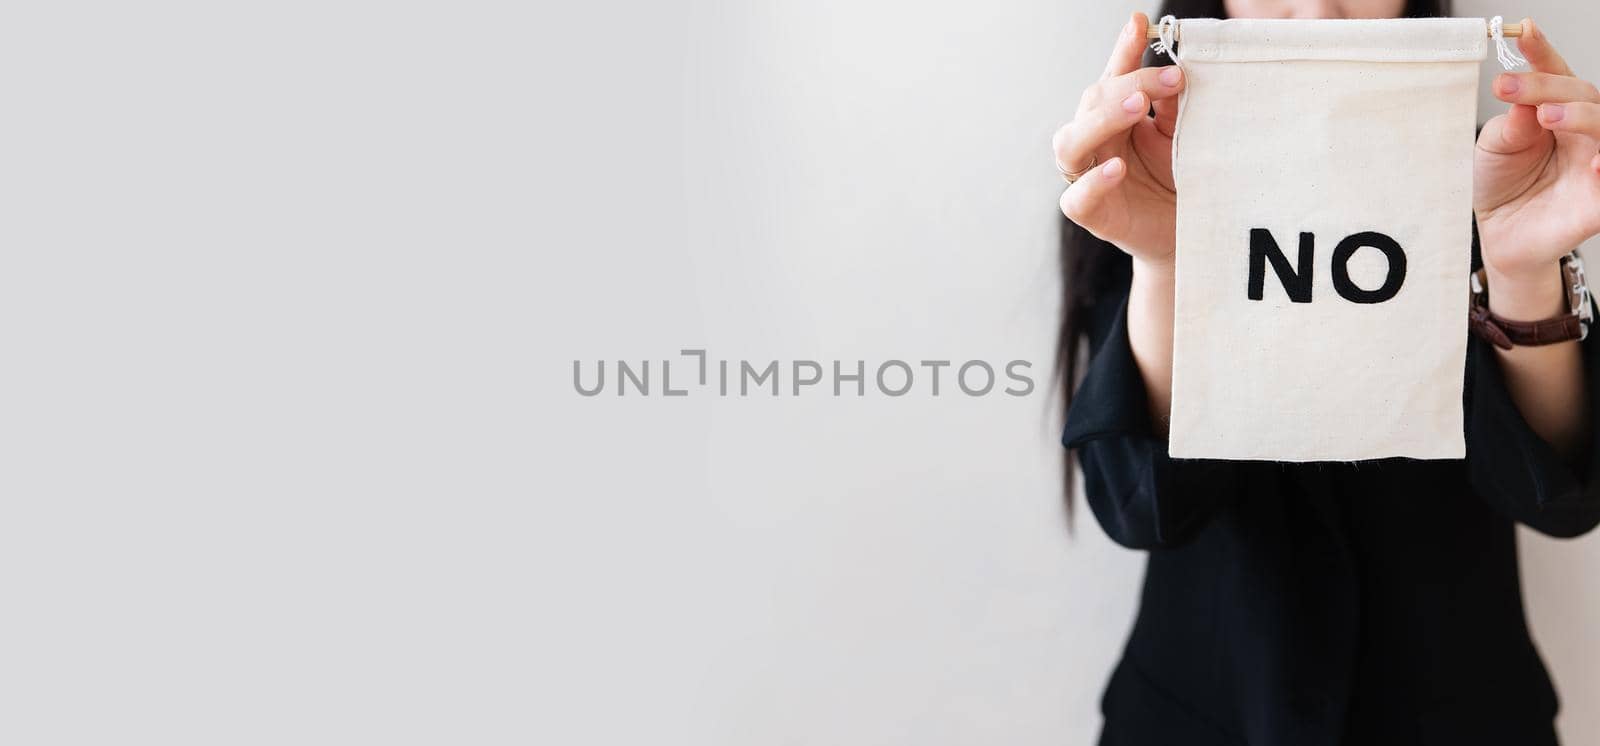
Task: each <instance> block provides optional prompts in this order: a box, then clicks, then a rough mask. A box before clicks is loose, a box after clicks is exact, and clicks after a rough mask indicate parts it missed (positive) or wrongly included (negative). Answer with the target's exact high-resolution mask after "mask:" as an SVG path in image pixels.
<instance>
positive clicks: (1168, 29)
mask: <svg viewBox="0 0 1600 746" xmlns="http://www.w3.org/2000/svg"><path fill="white" fill-rule="evenodd" d="M1156 28H1157V30H1158V31H1159V33H1160V36H1159V37H1157V38H1156V40H1155V41H1154V42H1152V43H1151V44H1150V48H1151V49H1154V50H1155V51H1156V54H1164V55H1166V56H1168V57H1170V58H1172V61H1173V62H1177V61H1178V46H1177V38H1178V19H1177V17H1175V16H1162V17H1161V21H1160V22H1159V23H1157V24H1156Z"/></svg>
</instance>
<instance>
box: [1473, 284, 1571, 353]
mask: <svg viewBox="0 0 1600 746" xmlns="http://www.w3.org/2000/svg"><path fill="white" fill-rule="evenodd" d="M1482 272H1483V270H1478V273H1479V276H1478V277H1477V278H1476V279H1477V281H1478V282H1479V283H1482V282H1483V277H1482V274H1481V273H1482ZM1467 325H1468V326H1469V327H1470V328H1471V329H1472V332H1473V333H1474V334H1476V335H1478V336H1479V337H1482V338H1483V339H1484V340H1486V341H1488V342H1490V343H1492V344H1494V346H1496V347H1499V348H1500V349H1502V350H1509V349H1512V348H1513V347H1537V346H1539V345H1550V344H1556V343H1558V342H1567V341H1570V340H1576V339H1582V338H1583V324H1582V320H1581V319H1580V318H1579V317H1578V314H1576V313H1571V312H1569V313H1564V314H1562V315H1560V316H1556V317H1554V318H1549V319H1544V320H1542V321H1512V320H1510V319H1507V318H1504V317H1502V316H1499V315H1497V314H1495V312H1494V311H1491V310H1489V300H1488V294H1487V293H1482V292H1479V293H1473V294H1472V306H1471V309H1470V311H1469V312H1468V315H1467Z"/></svg>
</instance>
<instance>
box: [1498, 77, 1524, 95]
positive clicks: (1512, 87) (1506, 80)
mask: <svg viewBox="0 0 1600 746" xmlns="http://www.w3.org/2000/svg"><path fill="white" fill-rule="evenodd" d="M1519 90H1522V81H1520V80H1518V79H1517V76H1515V75H1506V76H1504V77H1502V78H1500V92H1501V93H1504V94H1506V95H1507V96H1510V95H1512V94H1514V93H1516V92H1517V91H1519Z"/></svg>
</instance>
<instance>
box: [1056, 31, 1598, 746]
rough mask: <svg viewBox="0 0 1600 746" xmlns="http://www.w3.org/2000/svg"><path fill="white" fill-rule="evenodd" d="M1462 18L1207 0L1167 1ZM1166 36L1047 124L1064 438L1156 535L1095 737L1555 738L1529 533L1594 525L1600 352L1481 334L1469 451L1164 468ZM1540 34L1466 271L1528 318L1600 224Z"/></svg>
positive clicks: (1574, 109)
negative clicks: (1357, 460) (1081, 367)
mask: <svg viewBox="0 0 1600 746" xmlns="http://www.w3.org/2000/svg"><path fill="white" fill-rule="evenodd" d="M1446 10H1447V9H1446V8H1444V7H1441V5H1440V4H1438V3H1429V2H1411V3H1409V4H1407V3H1405V2H1404V1H1403V0H1344V1H1343V2H1339V1H1338V0H1334V1H1331V2H1329V1H1323V2H1319V1H1317V0H1278V1H1276V2H1274V1H1270V0H1227V1H1226V2H1202V1H1198V0H1196V1H1192V2H1167V3H1166V4H1165V5H1164V7H1163V9H1162V11H1161V12H1162V14H1167V13H1171V14H1173V15H1176V16H1179V17H1228V16H1232V17H1298V18H1328V17H1336V18H1343V17H1351V18H1354V17H1369V18H1376V17H1399V16H1402V15H1442V14H1443V13H1444V11H1446ZM1148 23H1149V22H1148V20H1147V18H1146V17H1145V16H1144V15H1142V14H1135V15H1134V17H1133V19H1132V20H1131V21H1129V23H1128V25H1127V26H1126V27H1125V28H1124V29H1123V30H1122V35H1121V37H1120V38H1119V39H1118V41H1117V43H1116V48H1115V50H1114V51H1113V52H1112V55H1111V59H1110V62H1109V63H1108V64H1107V66H1106V70H1105V74H1104V76H1103V77H1102V78H1101V79H1100V81H1099V82H1098V83H1096V84H1095V85H1094V86H1092V87H1091V88H1090V89H1089V90H1088V91H1087V92H1086V93H1084V94H1083V97H1082V101H1081V103H1080V105H1079V108H1078V113H1077V115H1076V117H1075V118H1074V119H1073V121H1072V122H1070V123H1068V124H1067V125H1065V126H1064V127H1062V128H1061V130H1060V131H1059V132H1058V133H1057V135H1056V137H1055V138H1054V147H1055V158H1056V165H1057V167H1058V168H1059V169H1060V170H1061V171H1062V173H1063V175H1064V176H1065V177H1066V178H1067V180H1068V181H1069V182H1071V184H1070V186H1069V187H1068V188H1067V190H1066V192H1065V193H1064V194H1063V195H1062V197H1061V209H1062V211H1063V212H1064V213H1065V215H1066V216H1067V218H1069V219H1070V220H1071V221H1072V223H1073V224H1075V225H1069V227H1068V233H1067V235H1066V237H1065V240H1064V243H1063V257H1064V272H1065V275H1066V280H1067V298H1066V304H1065V311H1064V322H1063V330H1062V337H1061V346H1062V352H1063V362H1064V368H1065V375H1064V385H1065V386H1066V388H1067V390H1068V394H1069V410H1068V417H1067V427H1066V432H1065V433H1064V435H1063V442H1064V443H1065V444H1066V446H1067V447H1068V448H1071V449H1073V452H1074V453H1076V455H1077V458H1078V460H1079V462H1080V463H1081V464H1082V467H1083V473H1084V484H1085V485H1086V490H1087V498H1088V502H1089V505H1090V507H1091V509H1092V510H1093V512H1094V514H1095V516H1096V518H1097V519H1098V520H1099V522H1100V524H1101V525H1102V526H1103V527H1104V529H1105V530H1106V532H1107V533H1108V534H1110V536H1111V537H1112V538H1113V539H1115V540H1116V541H1118V542H1119V543H1121V544H1124V545H1126V546H1129V547H1136V548H1141V549H1147V550H1149V553H1148V565H1147V571H1146V575H1145V581H1144V590H1143V594H1142V601H1141V605H1140V610H1139V616H1138V619H1137V621H1136V622H1135V625H1134V629H1133V632H1132V634H1131V636H1130V638H1129V640H1128V644H1127V648H1126V650H1125V651H1124V655H1123V659H1122V661H1121V662H1120V663H1119V665H1118V667H1117V669H1116V671H1115V672H1114V673H1113V675H1112V678H1111V682H1110V684H1109V685H1108V687H1107V689H1106V692H1105V696H1104V699H1103V702H1102V709H1103V711H1104V713H1105V725H1104V730H1103V733H1102V736H1101V743H1103V744H1270V745H1273V746H1277V745H1285V746H1288V745H1293V746H1309V745H1313V744H1387V743H1395V744H1432V743H1440V744H1452V745H1454V746H1460V745H1461V744H1497V745H1499V744H1517V745H1519V746H1526V745H1527V744H1548V743H1554V742H1555V741H1556V737H1555V731H1554V717H1555V714H1556V709H1557V701H1556V696H1555V692H1554V691H1553V689H1552V687H1551V683H1550V679H1549V676H1548V675H1547V674H1546V672H1545V670H1544V667H1543V665H1542V664H1541V662H1540V660H1539V656H1538V654H1537V652H1536V651H1535V649H1534V646H1533V643H1532V641H1531V640H1530V638H1529V636H1528V631H1527V628H1526V624H1525V620H1524V616H1523V609H1522V601H1521V590H1520V587H1519V585H1518V578H1517V554H1516V543H1515V535H1514V522H1517V521H1520V522H1522V523H1525V524H1527V525H1529V526H1531V527H1533V528H1534V529H1536V530H1538V531H1541V532H1544V533H1546V534H1550V535H1553V536H1576V535H1578V534H1582V533H1584V532H1587V531H1589V530H1590V529H1591V528H1593V527H1594V526H1595V525H1596V523H1597V522H1600V487H1597V486H1596V477H1597V476H1600V474H1597V461H1600V451H1597V450H1596V445H1595V443H1596V439H1595V438H1594V437H1593V434H1592V431H1591V423H1592V422H1593V421H1594V419H1595V416H1594V412H1593V406H1594V403H1595V402H1596V401H1600V396H1597V395H1596V393H1595V389H1594V388H1593V387H1594V386H1595V385H1596V383H1597V381H1600V357H1597V356H1600V341H1597V340H1595V339H1593V338H1590V339H1589V340H1588V341H1584V342H1579V341H1564V342H1560V343H1556V344H1541V345H1537V346H1526V345H1520V344H1519V345H1516V346H1514V347H1513V348H1512V349H1508V350H1503V349H1499V348H1498V347H1496V346H1494V345H1490V344H1487V343H1485V342H1483V341H1481V340H1479V339H1476V338H1474V339H1473V340H1472V341H1471V343H1470V347H1469V354H1468V362H1467V371H1466V374H1467V383H1466V393H1465V400H1466V401H1465V405H1466V407H1467V410H1466V411H1467V415H1466V422H1467V425H1466V427H1467V433H1466V437H1467V454H1468V455H1467V458H1466V459H1465V460H1464V461H1410V460H1402V459H1392V460H1384V461H1377V462H1367V463H1362V464H1341V463H1320V464H1271V463H1260V462H1222V461H1176V460H1172V459H1170V458H1169V457H1168V455H1167V449H1166V433H1165V423H1166V420H1167V413H1168V407H1169V400H1170V392H1171V376H1172V362H1171V361H1172V357H1171V350H1172V313H1173V311H1172V309H1173V290H1172V288H1173V286H1172V276H1173V273H1172V266H1173V254H1174V234H1173V230H1174V229H1173V224H1174V216H1175V213H1174V210H1175V200H1176V195H1175V194H1174V191H1173V182H1172V168H1171V147H1172V139H1171V138H1172V128H1173V123H1174V120H1175V117H1176V109H1177V101H1178V94H1179V93H1181V92H1182V90H1183V84H1184V81H1183V75H1182V71H1181V70H1179V69H1178V68H1176V67H1172V66H1167V67H1145V68H1141V67H1140V59H1141V56H1142V54H1143V53H1144V51H1145V31H1146V28H1147V26H1148ZM1525 24H1526V25H1525V26H1524V28H1525V30H1526V34H1525V35H1524V36H1522V37H1521V38H1520V39H1519V40H1518V44H1519V46H1520V48H1521V50H1522V52H1523V54H1524V55H1525V56H1526V57H1527V58H1528V60H1529V63H1530V65H1531V67H1532V71H1531V72H1523V73H1508V74H1505V75H1500V76H1498V77H1497V78H1496V79H1495V80H1494V82H1493V86H1494V92H1495V94H1496V95H1497V96H1498V97H1499V98H1500V99H1501V100H1503V101H1506V102H1508V103H1510V104H1512V105H1513V106H1512V107H1511V109H1510V111H1509V112H1508V113H1506V114H1504V115H1502V116H1499V117H1496V118H1494V119H1493V120H1492V121H1490V122H1489V123H1488V124H1487V125H1485V126H1484V128H1483V130H1482V132H1481V133H1480V135H1479V138H1478V144H1477V151H1476V154H1475V166H1474V171H1475V193H1474V209H1475V213H1476V218H1477V227H1478V230H1479V237H1480V246H1481V251H1477V252H1475V254H1474V256H1475V258H1474V262H1475V263H1478V262H1479V261H1481V264H1482V267H1483V269H1484V270H1485V273H1486V277H1487V283H1488V286H1489V295H1488V297H1489V310H1491V311H1492V312H1493V313H1494V314H1496V315H1497V316H1498V317H1500V318H1502V319H1507V320H1512V321H1538V320H1545V319H1550V318H1552V317H1558V316H1560V315H1561V314H1564V313H1570V308H1569V307H1568V305H1567V299H1566V295H1565V291H1564V287H1563V279H1562V274H1561V268H1560V261H1561V257H1563V256H1564V255H1566V254H1567V253H1568V252H1569V251H1571V250H1572V249H1574V248H1576V247H1577V246H1578V245H1579V244H1580V243H1582V242H1583V241H1584V240H1586V239H1588V238H1590V237H1592V236H1595V235H1597V234H1600V92H1597V91H1596V89H1595V86H1593V85H1591V84H1590V83H1588V82H1586V81H1584V80H1581V79H1579V78H1577V77H1576V76H1575V75H1574V74H1573V73H1572V71H1571V70H1570V69H1569V68H1568V67H1567V64H1566V63H1565V62H1564V61H1563V60H1562V57H1561V56H1560V55H1559V54H1558V53H1557V52H1556V50H1555V49H1554V48H1553V47H1552V46H1551V44H1550V42H1549V40H1548V39H1547V38H1546V37H1545V35H1544V34H1543V33H1542V31H1541V30H1540V29H1539V27H1538V26H1537V25H1536V24H1534V23H1533V22H1531V21H1527V22H1525ZM1180 52H1181V49H1180ZM1475 248H1478V247H1475ZM1479 256H1481V260H1480V259H1479V258H1478V257H1479ZM1085 338H1086V339H1087V341H1088V343H1089V345H1088V346H1089V357H1088V359H1087V368H1086V370H1085V373H1084V375H1083V380H1082V383H1081V384H1080V385H1079V386H1078V389H1077V391H1076V394H1075V395H1074V394H1073V393H1072V391H1071V389H1072V381H1073V380H1074V379H1075V378H1076V376H1075V375H1074V373H1075V370H1076V368H1077V365H1076V357H1077V356H1076V354H1075V353H1076V351H1077V350H1078V346H1079V342H1080V340H1081V339H1085ZM1069 480H1070V477H1069ZM1575 580H1577V581H1578V582H1593V579H1591V578H1584V579H1581V580H1579V579H1576V578H1575Z"/></svg>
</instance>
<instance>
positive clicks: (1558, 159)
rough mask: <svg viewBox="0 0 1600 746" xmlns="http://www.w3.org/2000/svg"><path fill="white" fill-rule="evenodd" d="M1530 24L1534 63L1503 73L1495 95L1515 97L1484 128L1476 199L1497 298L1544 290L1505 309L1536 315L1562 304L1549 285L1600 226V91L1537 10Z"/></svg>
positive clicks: (1527, 50) (1522, 42) (1525, 41)
mask: <svg viewBox="0 0 1600 746" xmlns="http://www.w3.org/2000/svg"><path fill="white" fill-rule="evenodd" d="M1522 28H1523V35H1522V36H1521V37H1520V38H1519V39H1518V46H1519V47H1520V48H1521V49H1522V53H1523V54H1524V55H1526V56H1527V58H1528V63H1529V65H1530V66H1531V67H1532V68H1533V72H1527V73H1506V74H1504V75H1501V76H1500V77H1499V78H1497V79H1496V80H1495V83H1494V91H1495V95H1496V96H1497V97H1498V98H1500V100H1502V101H1506V102H1508V103H1510V104H1513V106H1512V107H1511V110H1510V111H1509V112H1507V113H1506V114H1503V115H1501V116H1498V117H1495V118H1494V119H1492V120H1490V121H1489V123H1488V124H1487V125H1485V126H1484V128H1483V132H1482V134H1480V135H1479V137H1478V149H1477V156H1476V158H1475V161H1474V166H1473V171H1474V175H1475V177H1476V183H1475V189H1474V192H1475V194H1474V195H1473V209H1474V212H1476V214H1477V217H1478V231H1479V237H1480V239H1481V241H1482V249H1483V262H1484V265H1485V269H1486V270H1487V272H1488V274H1489V276H1490V288H1491V292H1490V294H1489V298H1490V302H1491V303H1494V302H1495V300H1496V295H1497V294H1498V295H1499V296H1500V300H1501V301H1506V302H1511V301H1521V300H1522V298H1519V297H1518V296H1519V295H1524V294H1525V293H1523V291H1524V290H1531V291H1535V292H1536V293H1537V295H1539V296H1541V297H1538V298H1531V297H1530V298H1528V299H1527V300H1528V301H1529V302H1527V303H1521V302H1516V303H1510V305H1514V306H1525V307H1526V308H1510V309H1507V310H1511V311H1512V313H1514V314H1517V315H1518V316H1521V317H1522V318H1519V319H1518V320H1522V321H1533V320H1538V319H1543V318H1547V317H1549V316H1553V315H1555V314H1556V313H1558V312H1559V311H1561V310H1562V309H1563V308H1564V301H1565V296H1564V294H1563V293H1559V292H1556V291H1553V290H1551V289H1552V288H1558V287H1559V282H1558V278H1559V277H1560V274H1559V272H1558V270H1557V262H1558V260H1559V259H1560V258H1561V256H1562V255H1563V254H1566V253H1567V252H1569V251H1571V250H1573V249H1575V248H1577V247H1578V244H1581V243H1583V242H1584V241H1585V240H1588V239H1589V238H1591V237H1593V236H1595V235H1597V234H1600V91H1597V90H1596V89H1595V86H1594V85H1593V84H1592V83H1589V82H1588V81H1585V80H1582V79H1580V78H1578V77H1576V76H1575V75H1574V74H1573V72H1572V68H1570V67H1568V66H1567V63H1566V61H1565V60H1563V59H1562V58H1561V55H1560V54H1558V53H1557V52H1556V50H1555V48H1554V47H1552V46H1551V45H1550V41H1549V39H1547V38H1545V35H1544V32H1543V31H1542V30H1540V29H1539V27H1538V26H1536V25H1534V23H1533V21H1532V20H1524V21H1523V22H1522ZM1496 285H1499V287H1496ZM1556 299H1559V302H1556ZM1552 306H1553V307H1552ZM1496 312H1497V313H1501V314H1502V315H1506V314H1505V313H1504V312H1503V311H1501V310H1499V309H1496ZM1513 318H1516V316H1513Z"/></svg>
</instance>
